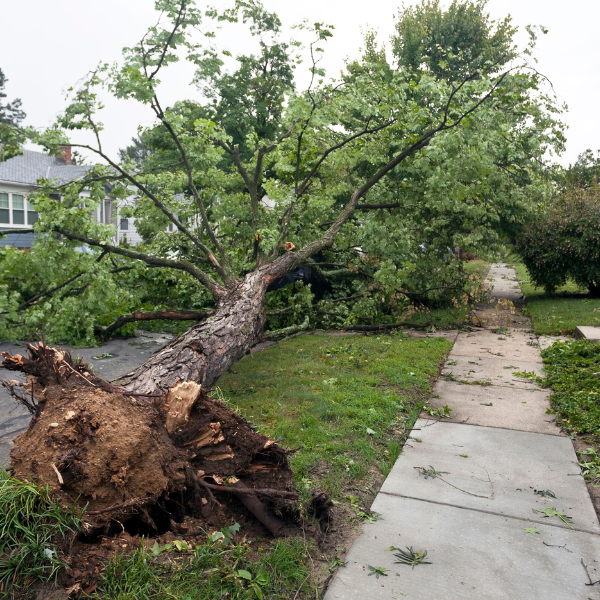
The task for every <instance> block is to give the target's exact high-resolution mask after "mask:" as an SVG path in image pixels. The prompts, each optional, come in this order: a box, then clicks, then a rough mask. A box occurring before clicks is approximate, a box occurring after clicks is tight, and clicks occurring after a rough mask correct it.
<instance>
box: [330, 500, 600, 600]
mask: <svg viewBox="0 0 600 600" xmlns="http://www.w3.org/2000/svg"><path fill="white" fill-rule="evenodd" d="M372 508H373V510H374V511H376V512H378V513H380V514H381V516H382V517H383V520H382V521H377V522H376V523H373V524H369V525H365V526H364V534H363V536H362V537H361V538H360V539H359V540H357V541H356V542H355V543H354V545H353V546H352V548H351V550H350V552H349V553H348V555H347V557H346V560H347V564H346V567H345V568H342V569H340V570H339V571H338V573H337V575H336V577H335V579H334V580H333V581H332V583H331V586H330V588H329V590H328V592H327V594H326V596H325V598H326V600H395V599H404V598H406V599H407V600H536V599H544V600H546V599H547V600H588V599H589V598H593V599H594V600H596V599H597V598H598V591H597V590H595V589H594V588H592V587H588V586H586V585H585V584H586V583H587V582H588V580H587V576H586V574H585V571H584V569H583V567H582V565H581V562H580V560H581V559H582V558H583V560H584V562H585V563H586V564H587V565H588V569H589V571H590V575H591V577H592V579H593V580H594V581H595V580H597V579H599V578H600V564H599V563H598V562H597V561H598V560H599V557H600V536H598V535H594V534H589V533H581V532H577V531H571V530H569V529H563V528H560V527H550V526H548V525H539V524H538V523H535V524H533V523H528V522H527V521H522V520H518V519H512V518H510V517H501V516H495V515H489V514H484V513H480V512H477V511H467V510H464V509H461V508H455V507H451V506H445V505H442V504H435V503H431V502H423V501H419V500H411V499H406V498H398V497H395V496H389V495H387V494H379V495H378V496H377V498H376V500H375V503H374V504H373V507H372ZM527 527H535V529H537V530H538V531H539V532H540V533H539V534H538V535H532V534H530V533H526V532H525V531H524V529H525V528H527ZM544 542H545V543H546V544H552V545H553V546H564V545H566V548H567V549H565V548H559V547H552V546H546V545H544ZM390 546H394V547H400V548H402V549H404V548H405V547H406V546H412V547H413V548H414V549H415V550H427V559H429V560H430V561H431V563H432V564H429V565H424V564H423V565H418V566H417V567H415V568H414V569H412V568H411V567H410V566H407V565H403V564H394V561H395V560H396V559H395V558H394V556H393V552H390V551H388V550H387V548H389V547H390ZM369 565H370V566H373V567H383V568H385V569H389V571H388V572H387V575H388V576H387V577H380V578H379V579H376V578H375V577H374V576H369V568H368V567H369Z"/></svg>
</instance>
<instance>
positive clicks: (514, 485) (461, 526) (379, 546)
mask: <svg viewBox="0 0 600 600" xmlns="http://www.w3.org/2000/svg"><path fill="white" fill-rule="evenodd" d="M489 277H490V278H492V279H493V285H494V290H493V292H492V298H491V301H490V304H489V305H488V306H482V307H480V309H479V311H478V313H479V315H480V316H481V322H482V323H485V322H487V323H488V325H487V328H482V329H481V330H479V331H475V332H471V333H461V334H459V335H458V337H457V339H456V342H455V345H454V348H453V349H452V351H451V352H450V355H449V357H448V360H447V362H446V366H445V369H444V371H443V372H442V375H441V377H440V379H439V381H438V382H437V384H436V386H435V389H434V392H433V396H432V398H431V400H430V405H431V406H432V407H438V408H441V407H443V406H448V407H449V408H451V409H452V412H451V417H450V418H449V419H434V418H432V417H430V416H428V415H426V414H425V415H422V418H421V419H419V420H418V421H417V423H416V425H415V428H414V430H413V432H412V433H411V439H409V441H408V442H407V444H406V446H405V449H404V451H403V453H402V455H401V456H400V458H399V459H398V460H397V462H396V464H395V465H394V467H393V469H392V471H391V473H390V474H389V476H388V477H387V479H386V481H385V482H384V484H383V487H382V488H381V491H380V493H379V494H378V496H377V497H376V499H375V501H374V503H373V506H372V507H371V509H372V510H373V511H375V512H377V513H379V514H380V515H381V517H382V520H380V521H377V522H375V523H373V524H367V525H365V526H364V528H363V535H362V537H360V538H359V539H358V540H356V542H354V544H353V546H352V548H351V549H350V551H349V552H348V555H347V557H346V560H347V563H346V567H345V568H341V569H340V570H339V571H338V573H337V575H336V577H335V578H334V580H333V581H332V583H331V586H330V588H329V590H328V592H327V594H326V596H325V598H326V600H350V599H352V600H358V599H361V600H371V599H373V600H379V599H381V600H392V599H400V598H408V599H413V600H459V599H461V600H462V599H464V600H471V599H472V600H475V599H476V600H488V599H489V600H492V599H493V600H501V599H502V600H504V599H505V600H532V599H538V598H539V599H544V600H579V599H581V600H589V599H594V600H597V599H600V584H598V585H596V586H589V585H586V583H589V580H588V576H587V574H586V571H585V569H584V567H583V565H582V561H583V562H584V563H585V564H586V565H587V568H588V571H589V574H590V576H591V578H592V580H593V581H597V580H598V579H600V524H599V523H598V518H597V516H596V513H595V511H594V508H593V506H592V502H591V500H590V497H589V493H588V490H587V487H586V484H585V481H584V480H583V477H582V476H581V475H580V469H579V467H578V464H577V457H576V454H575V452H574V450H573V445H572V443H571V440H570V439H568V438H567V437H564V435H563V434H562V433H561V431H560V430H559V429H558V428H557V427H556V425H555V423H554V419H553V417H552V415H548V414H546V409H547V408H549V403H548V392H547V391H546V390H542V389H540V388H539V386H537V385H536V383H535V380H534V379H531V378H523V377H519V376H518V375H515V374H514V373H523V372H529V373H534V374H540V373H541V369H542V367H543V364H542V360H541V357H540V352H539V341H538V340H537V338H536V336H534V335H533V334H531V333H529V332H528V330H527V326H528V324H527V323H526V322H525V321H523V319H522V317H518V316H516V315H514V311H513V308H512V305H511V303H512V302H517V301H519V300H520V299H521V292H520V290H519V288H518V284H517V283H516V274H515V272H514V270H512V269H509V268H507V267H505V266H504V265H493V266H492V268H491V270H490V274H489ZM431 468H433V469H435V470H436V471H437V472H438V473H441V474H440V475H438V476H437V477H427V478H425V477H424V476H423V472H422V469H431ZM442 472H443V473H442ZM539 490H550V491H551V492H552V493H553V494H554V495H555V496H556V498H552V497H547V496H541V495H539V494H535V492H536V491H539ZM548 507H551V508H556V509H558V510H561V511H563V512H564V514H566V515H568V516H569V517H570V518H571V520H572V524H570V525H569V524H567V523H565V522H563V520H561V519H560V518H559V517H557V516H550V517H548V516H545V514H544V513H543V512H538V511H544V510H545V509H546V508H548ZM536 532H537V533H536ZM392 546H393V547H395V548H400V549H405V548H406V547H412V548H414V550H417V551H421V550H427V560H428V561H430V562H431V564H422V565H418V566H416V567H415V568H411V567H410V566H407V565H405V564H399V563H395V562H394V561H395V560H396V558H395V557H394V551H392V550H389V548H390V547H392ZM370 566H371V567H379V568H384V569H388V571H387V572H386V575H387V576H381V577H379V578H376V577H375V576H372V575H370V569H369V567H370Z"/></svg>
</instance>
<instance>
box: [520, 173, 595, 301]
mask: <svg viewBox="0 0 600 600" xmlns="http://www.w3.org/2000/svg"><path fill="white" fill-rule="evenodd" d="M599 206H600V187H599V186H598V185H597V184H596V183H592V184H591V185H590V187H589V188H587V189H585V188H570V189H568V190H567V191H566V192H564V194H562V195H561V196H560V197H559V198H557V199H556V200H555V201H554V202H553V203H552V205H551V206H550V207H549V208H548V210H547V211H545V212H543V213H541V214H540V215H539V216H538V217H537V218H536V219H535V220H534V221H533V222H532V223H531V224H529V226H528V227H527V229H525V231H524V232H523V234H522V236H521V238H520V240H519V244H518V247H517V250H518V252H519V254H520V255H521V257H522V258H523V262H524V263H525V266H526V267H527V270H528V272H529V275H530V277H531V280H532V281H533V283H535V284H536V285H538V286H543V287H544V289H545V290H546V292H547V293H551V292H553V291H554V290H556V288H557V287H560V286H562V285H564V284H565V283H566V282H567V280H572V281H573V282H575V284H577V285H578V286H581V287H585V288H587V289H588V290H589V292H590V295H591V296H593V297H598V296H600V211H599V210H598V208H599Z"/></svg>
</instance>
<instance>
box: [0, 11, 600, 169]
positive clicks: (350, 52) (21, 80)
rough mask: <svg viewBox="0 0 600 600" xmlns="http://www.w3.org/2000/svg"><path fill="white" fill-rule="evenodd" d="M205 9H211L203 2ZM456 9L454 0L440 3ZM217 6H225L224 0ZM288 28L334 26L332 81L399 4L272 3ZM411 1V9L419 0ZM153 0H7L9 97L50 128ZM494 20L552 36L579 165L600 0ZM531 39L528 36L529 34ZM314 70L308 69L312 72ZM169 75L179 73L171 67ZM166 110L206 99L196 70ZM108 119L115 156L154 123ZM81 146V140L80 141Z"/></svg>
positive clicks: (595, 84)
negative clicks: (194, 82)
mask: <svg viewBox="0 0 600 600" xmlns="http://www.w3.org/2000/svg"><path fill="white" fill-rule="evenodd" d="M197 1H198V4H199V5H200V6H202V5H203V3H202V2H201V1H200V0H197ZM442 2H443V3H444V4H448V2H447V0H442ZM212 3H213V4H214V3H216V4H222V0H221V1H219V0H216V1H213V2H212ZM264 3H265V5H266V6H267V8H269V9H270V10H275V11H276V12H277V13H278V14H279V15H280V17H281V19H282V21H283V22H284V24H286V25H293V24H295V23H298V22H300V21H301V20H302V19H305V18H306V19H309V20H311V21H321V22H325V23H331V24H333V25H334V26H335V36H334V38H333V39H332V40H331V41H330V42H328V47H327V56H326V61H325V63H324V65H325V66H326V68H327V69H328V73H329V74H330V75H336V74H337V73H339V71H340V69H341V68H342V67H343V61H344V58H346V57H347V56H350V57H354V56H356V55H357V54H358V52H359V50H358V49H359V47H360V46H361V43H362V36H361V29H365V28H366V27H369V28H373V29H376V30H377V31H378V32H379V34H380V35H379V38H380V40H381V41H387V39H388V38H389V35H390V34H391V33H392V32H393V28H394V20H393V17H394V15H395V14H396V13H397V11H398V6H399V5H400V4H401V0H376V1H371V2H365V1H364V0H360V1H359V0H344V1H340V0H338V1H332V0H303V1H301V2H287V1H286V2H282V1H281V0H280V1H277V0H264ZM414 3H415V1H414V0H407V2H406V4H414ZM153 6H154V2H153V0H53V1H52V2H49V1H48V0H27V1H24V0H0V17H1V21H2V23H4V25H3V26H2V36H1V37H2V53H1V55H0V67H1V68H2V69H3V71H4V73H5V75H6V77H7V78H8V79H9V83H8V85H7V92H8V97H9V99H12V98H14V97H20V98H21V99H22V101H23V108H24V109H25V111H26V112H27V123H28V124H30V125H34V126H36V127H44V126H48V125H50V124H51V123H52V122H53V120H54V117H55V116H56V115H57V114H58V113H59V112H60V111H61V110H62V109H63V108H64V106H65V104H64V99H63V98H64V92H65V91H66V89H67V88H68V87H69V86H71V85H75V84H76V83H77V81H78V80H79V79H80V78H82V77H83V76H85V75H86V73H87V72H88V71H90V70H91V69H93V68H94V67H95V65H96V64H97V63H98V62H100V61H107V62H112V61H115V60H118V59H119V58H120V56H121V49H122V47H123V46H126V45H134V44H135V43H136V42H137V41H138V40H139V39H140V37H141V36H142V35H143V34H144V32H145V31H146V29H147V27H148V25H150V24H151V23H153V22H154V20H155V18H156V13H154V9H153ZM488 10H489V12H490V14H491V15H492V17H493V18H497V19H499V18H503V17H505V16H506V15H507V14H511V15H512V17H513V22H514V24H515V25H517V26H519V27H520V28H521V29H523V28H524V27H525V26H526V25H528V24H541V25H544V26H545V27H547V28H548V29H549V30H550V31H549V33H548V35H546V36H541V37H540V39H539V42H538V51H537V58H538V61H539V62H538V68H539V70H540V71H541V72H542V73H544V74H545V75H546V76H547V77H548V78H549V79H550V80H551V81H552V83H553V85H554V88H555V90H556V92H557V93H558V95H559V97H560V98H561V100H562V101H564V102H566V103H567V104H568V106H569V112H568V113H567V114H566V115H565V116H564V120H565V121H566V122H567V124H568V126H569V129H568V130H567V151H566V153H565V154H564V156H563V157H562V158H561V159H560V162H562V163H564V164H568V163H570V162H573V161H574V160H575V159H576V158H577V155H578V154H579V153H580V152H582V151H583V150H585V149H586V148H592V149H594V150H596V149H598V148H600V110H598V96H599V92H600V69H599V68H598V59H599V58H600V56H599V55H600V35H599V33H598V24H599V23H600V2H599V1H598V0H571V1H570V2H565V0H490V1H489V3H488ZM522 39H523V40H524V38H522ZM220 41H221V45H222V46H223V47H226V48H227V49H229V50H230V51H232V52H233V53H234V54H236V53H242V52H247V51H248V39H247V38H246V36H243V35H239V33H236V32H233V31H229V32H228V34H227V36H226V39H222V40H220ZM307 67H308V65H307V64H306V65H301V67H300V69H301V72H305V69H306V68H307ZM169 71H171V69H169ZM162 80H163V84H162V89H161V94H162V96H163V104H169V103H171V102H173V101H175V100H182V99H185V98H192V99H193V98H198V92H197V91H196V89H195V88H194V87H191V86H190V85H189V81H190V80H191V71H190V70H189V69H187V70H186V69H185V67H183V66H176V67H175V68H174V69H172V72H171V73H170V74H168V75H164V76H163V78H162ZM103 113H104V114H103V116H102V120H103V122H104V124H105V126H106V130H105V132H104V134H103V140H104V145H105V148H107V149H108V150H109V151H110V152H111V153H116V150H117V149H118V148H122V147H124V146H126V145H127V144H128V143H129V140H130V138H131V137H132V136H133V135H135V133H136V130H137V126H138V125H148V124H150V123H151V114H150V112H149V109H145V108H143V107H142V108H140V106H139V105H137V104H136V103H134V102H125V101H116V100H112V101H109V102H107V107H106V109H105V111H103ZM73 141H74V142H75V141H76V139H75V138H74V139H73Z"/></svg>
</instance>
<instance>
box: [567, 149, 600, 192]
mask: <svg viewBox="0 0 600 600" xmlns="http://www.w3.org/2000/svg"><path fill="white" fill-rule="evenodd" d="M562 179H563V180H564V183H565V184H566V185H567V186H568V187H580V188H589V187H590V186H592V185H593V184H594V183H598V181H599V180H600V150H596V153H595V155H594V152H592V150H590V149H589V148H588V149H587V150H586V151H585V152H582V153H581V154H580V155H579V156H578V157H577V160H576V161H575V163H573V164H572V165H569V168H568V169H566V170H565V172H564V174H563V178H562Z"/></svg>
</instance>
